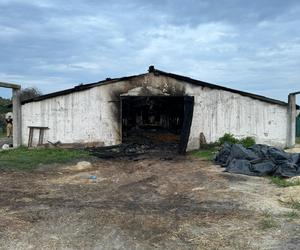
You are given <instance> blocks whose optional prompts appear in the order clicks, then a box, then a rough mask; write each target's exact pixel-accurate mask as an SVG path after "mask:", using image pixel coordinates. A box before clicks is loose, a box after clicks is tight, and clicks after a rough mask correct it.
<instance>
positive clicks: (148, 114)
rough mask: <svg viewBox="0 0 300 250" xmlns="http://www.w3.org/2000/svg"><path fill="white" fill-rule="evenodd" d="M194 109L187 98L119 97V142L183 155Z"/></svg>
mask: <svg viewBox="0 0 300 250" xmlns="http://www.w3.org/2000/svg"><path fill="white" fill-rule="evenodd" d="M193 106H194V100H193V97H188V96H163V97H162V96H123V97H121V109H122V112H121V114H122V142H123V143H136V144H140V145H145V147H148V148H150V149H156V150H164V151H172V152H178V151H179V152H181V153H184V152H185V151H186V146H187V143H188V138H189V133H190V126H191V121H192V116H193Z"/></svg>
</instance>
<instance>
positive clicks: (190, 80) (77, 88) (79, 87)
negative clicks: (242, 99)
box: [22, 66, 300, 109]
mask: <svg viewBox="0 0 300 250" xmlns="http://www.w3.org/2000/svg"><path fill="white" fill-rule="evenodd" d="M148 71H149V73H153V74H160V75H164V76H168V77H171V78H173V79H176V80H179V81H184V82H188V83H191V84H195V85H197V86H202V87H207V88H211V89H219V90H224V91H228V92H232V93H236V94H239V95H242V96H246V97H250V98H253V99H257V100H260V101H263V102H267V103H271V104H277V105H281V106H287V105H288V103H286V102H284V101H280V100H276V99H273V98H269V97H265V96H262V95H257V94H253V93H249V92H245V91H240V90H237V89H232V88H228V87H224V86H221V85H217V84H212V83H208V82H204V81H200V80H196V79H193V78H190V77H187V76H182V75H177V74H173V73H168V72H165V71H162V70H158V69H155V68H154V66H150V67H149V70H148ZM146 74H148V73H143V74H139V75H131V76H125V77H120V78H106V79H105V80H102V81H98V82H94V83H87V84H80V85H77V86H75V87H73V88H69V89H65V90H62V91H57V92H53V93H49V94H45V95H41V96H38V97H34V98H31V99H28V100H25V101H23V102H22V105H23V104H26V103H30V102H38V101H42V100H45V99H48V98H53V97H57V96H61V95H66V94H70V93H74V92H79V91H84V90H88V89H90V88H93V87H97V86H100V85H106V84H111V83H115V82H118V81H124V80H129V79H131V78H134V77H138V76H142V75H146ZM297 109H300V106H298V105H297Z"/></svg>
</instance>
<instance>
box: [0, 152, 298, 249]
mask: <svg viewBox="0 0 300 250" xmlns="http://www.w3.org/2000/svg"><path fill="white" fill-rule="evenodd" d="M91 175H95V176H96V179H95V180H91V179H89V177H90V176H91ZM299 191H300V187H289V188H279V187H276V186H274V185H273V184H270V183H269V180H268V179H266V178H259V177H249V176H242V175H234V174H229V173H223V172H222V169H221V168H219V167H218V166H214V165H211V164H210V163H209V162H207V161H202V160H200V159H196V158H190V157H176V158H173V159H168V158H160V157H159V156H151V157H150V156H148V157H144V156H143V157H140V158H136V159H115V160H99V161H97V162H95V163H93V165H92V166H91V167H86V168H84V167H83V168H78V167H76V166H52V167H44V168H42V169H39V170H36V171H34V172H31V173H20V172H1V173H0V211H1V212H0V248H1V249H300V224H299V222H300V219H299V217H296V218H294V217H293V218H289V217H288V216H287V215H288V214H289V213H290V212H291V211H292V210H291V209H290V208H287V207H285V206H284V204H282V203H280V202H279V200H283V201H284V200H289V199H290V197H293V198H294V199H295V200H296V199H300V192H299ZM270 220H271V221H272V222H273V224H274V225H273V226H271V227H268V228H263V227H262V225H263V222H264V221H267V222H268V221H270Z"/></svg>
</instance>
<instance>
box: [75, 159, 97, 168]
mask: <svg viewBox="0 0 300 250" xmlns="http://www.w3.org/2000/svg"><path fill="white" fill-rule="evenodd" d="M92 166H93V165H92V163H90V162H88V161H80V162H78V163H77V164H76V166H75V168H76V169H77V170H84V169H89V168H91V167H92Z"/></svg>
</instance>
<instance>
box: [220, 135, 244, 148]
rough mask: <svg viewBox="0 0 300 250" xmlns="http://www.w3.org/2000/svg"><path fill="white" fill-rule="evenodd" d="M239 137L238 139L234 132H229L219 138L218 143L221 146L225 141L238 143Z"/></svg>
mask: <svg viewBox="0 0 300 250" xmlns="http://www.w3.org/2000/svg"><path fill="white" fill-rule="evenodd" d="M238 141H239V140H238V139H236V138H235V137H234V136H233V134H228V133H225V134H224V135H223V136H222V137H220V138H219V140H218V144H219V145H220V146H221V145H223V144H224V143H225V142H227V143H229V144H236V143H238Z"/></svg>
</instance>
